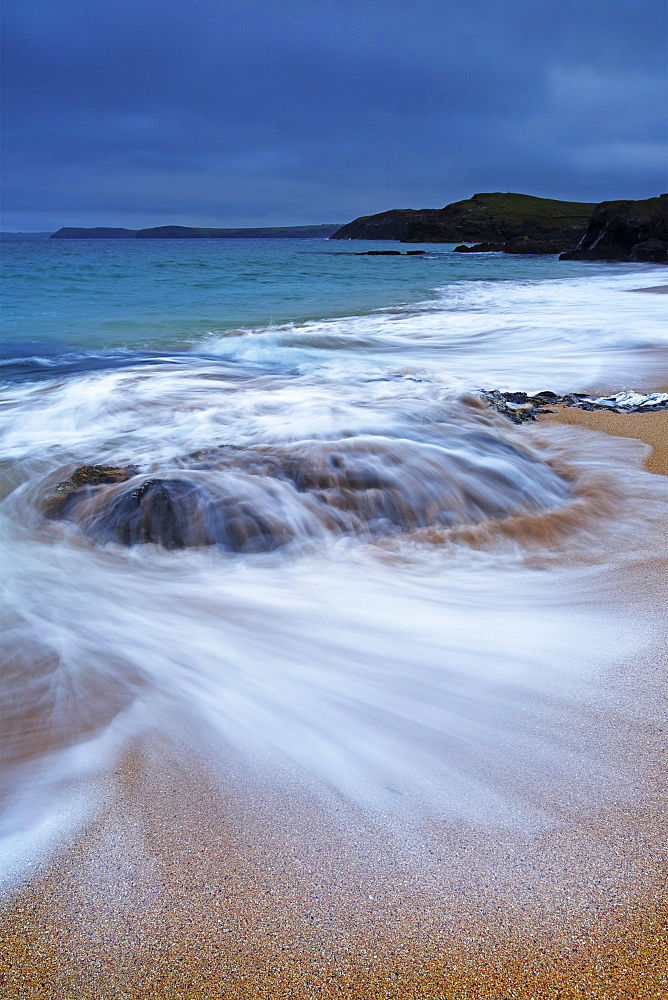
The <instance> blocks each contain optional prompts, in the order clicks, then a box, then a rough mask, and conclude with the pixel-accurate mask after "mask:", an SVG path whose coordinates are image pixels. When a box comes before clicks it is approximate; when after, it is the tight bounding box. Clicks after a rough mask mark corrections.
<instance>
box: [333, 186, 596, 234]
mask: <svg viewBox="0 0 668 1000" xmlns="http://www.w3.org/2000/svg"><path fill="white" fill-rule="evenodd" d="M594 207H595V203H594V202H580V201H557V200H555V199H553V198H536V197H534V196H533V195H528V194H515V193H513V192H505V193H504V192H501V191H495V192H486V193H481V194H474V195H473V197H472V198H467V199H465V200H464V201H456V202H453V204H451V205H446V206H445V208H423V209H393V210H391V211H389V212H381V213H379V214H378V215H367V216H363V217H361V218H359V219H355V220H354V221H353V222H349V223H348V224H347V225H345V226H342V228H341V229H339V230H338V231H337V232H336V233H334V234H333V236H332V239H339V240H345V239H357V240H360V239H367V240H374V239H380V240H401V241H402V242H403V243H459V242H479V241H483V240H490V241H502V242H503V241H507V240H514V239H522V238H526V239H541V238H542V239H559V240H563V241H564V242H565V243H570V244H572V245H573V246H575V244H576V243H577V242H578V240H579V238H580V237H581V236H582V234H583V233H584V231H585V229H586V228H587V224H588V222H589V219H590V216H591V214H592V212H593V210H594Z"/></svg>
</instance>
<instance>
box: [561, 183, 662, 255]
mask: <svg viewBox="0 0 668 1000" xmlns="http://www.w3.org/2000/svg"><path fill="white" fill-rule="evenodd" d="M560 259H561V260H626V261H648V262H650V263H657V264H665V263H668V195H666V194H662V195H661V196H660V197H659V198H645V199H644V200H643V201H603V202H601V204H600V205H596V207H595V209H594V212H593V214H592V217H591V220H590V222H589V225H588V226H587V230H586V232H585V234H584V236H583V237H582V239H581V240H580V242H579V243H578V245H577V247H576V249H575V250H570V251H568V252H567V253H563V254H562V255H561V258H560Z"/></svg>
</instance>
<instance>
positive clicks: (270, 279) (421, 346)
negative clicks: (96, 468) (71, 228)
mask: <svg viewBox="0 0 668 1000" xmlns="http://www.w3.org/2000/svg"><path fill="white" fill-rule="evenodd" d="M245 242H246V241H238V242H236V243H235V242H234V241H229V242H228V241H220V243H219V242H218V241H216V242H215V243H211V244H206V245H200V246H196V247H193V246H192V241H191V242H190V243H189V244H188V245H187V247H184V246H183V245H181V244H179V245H175V244H173V243H170V242H165V243H164V244H162V243H161V244H159V245H158V244H155V245H154V244H151V245H150V247H146V248H144V246H143V245H142V246H141V248H137V247H135V246H134V245H131V244H128V245H127V246H126V245H123V246H119V245H118V243H114V245H113V246H110V245H109V244H102V245H98V244H91V243H85V242H82V243H79V242H77V243H75V244H72V245H70V244H68V245H66V246H63V245H62V244H57V245H55V246H54V245H53V244H39V245H38V244H37V243H35V244H30V245H25V244H21V245H14V247H11V248H10V250H11V255H12V263H11V265H10V271H9V277H10V281H9V282H8V284H9V285H10V289H11V294H10V299H9V305H8V317H7V324H8V329H9V330H10V333H11V338H10V340H11V344H10V345H9V348H8V351H7V355H8V356H7V357H6V359H5V360H6V362H7V363H6V365H5V373H6V376H7V379H6V383H5V386H4V391H3V404H2V410H1V411H0V431H1V433H2V468H3V497H4V499H3V500H2V504H1V507H0V518H1V529H2V536H3V546H4V549H5V566H6V567H7V569H6V572H5V573H4V601H3V614H4V616H5V626H6V633H5V636H6V637H5V658H6V673H5V677H6V682H5V687H6V695H7V696H6V699H5V707H4V709H3V712H4V727H3V740H4V753H5V766H4V775H5V785H6V788H5V831H6V837H5V840H4V844H5V853H6V858H7V871H8V874H9V876H12V875H16V874H17V873H20V871H22V870H26V869H27V868H29V867H30V865H31V864H32V863H34V861H35V860H36V859H37V858H38V857H39V856H40V854H41V852H42V851H44V850H46V849H48V847H49V846H50V845H51V844H52V843H54V842H56V841H57V839H58V838H59V837H61V836H64V835H66V833H67V831H68V830H71V829H72V826H73V824H74V825H76V823H77V822H78V821H81V819H82V818H83V816H85V815H86V810H87V809H89V808H91V807H92V805H93V803H94V796H93V792H92V789H91V787H90V786H89V784H87V780H88V778H90V776H91V775H94V774H95V773H96V772H99V771H100V770H104V769H105V768H108V767H109V766H110V765H111V763H112V762H113V761H114V759H115V758H116V755H117V754H118V753H120V752H121V751H122V748H123V747H124V746H125V745H127V742H128V741H129V740H130V739H131V738H132V737H133V736H136V735H137V734H139V733H141V732H143V731H145V730H147V729H151V728H153V727H156V726H157V727H159V728H160V729H162V730H165V731H167V732H170V733H174V734H175V735H178V734H183V733H189V734H191V735H192V733H193V732H198V733H201V739H202V744H203V745H206V746H207V747H209V748H211V749H210V752H211V753H212V754H213V756H214V757H215V756H219V757H220V758H221V759H224V757H225V754H226V748H231V747H234V748H235V750H237V751H241V752H243V753H245V754H247V755H248V756H249V757H250V758H251V759H256V760H257V761H260V760H262V762H263V764H262V766H267V763H266V762H267V758H269V760H271V759H274V760H275V762H276V765H277V766H278V763H279V762H280V760H285V759H287V760H289V761H291V762H293V763H294V764H295V765H296V766H297V767H298V768H301V770H302V771H303V773H304V775H308V776H309V780H315V781H316V782H317V783H319V785H320V787H321V788H322V794H323V795H325V794H329V795H337V796H342V797H344V798H347V799H349V800H352V801H354V802H355V803H357V804H359V805H362V806H363V807H364V808H367V809H369V810H371V811H372V812H374V813H375V814H376V815H378V816H383V815H387V816H397V815H400V816H403V817H404V818H405V819H406V821H408V817H411V820H410V821H411V822H416V821H419V819H420V818H427V817H431V818H433V817H441V818H453V817H457V818H465V819H467V820H475V821H477V822H484V823H486V824H492V825H494V824H496V825H510V826H516V825H522V826H527V825H529V826H531V825H535V826H538V827H540V826H541V825H544V824H545V823H549V822H551V821H552V817H551V812H550V810H549V809H547V810H546V808H545V806H544V804H543V805H541V806H540V807H538V806H537V805H536V801H535V796H534V795H533V794H532V792H531V788H532V787H534V786H536V785H539V784H541V783H550V784H551V787H552V788H553V790H554V791H553V794H554V802H555V809H556V808H557V805H558V803H559V801H560V798H566V797H570V798H571V799H573V797H575V798H576V799H577V798H578V797H582V798H588V797H596V796H602V797H603V798H605V796H606V795H613V794H614V795H617V796H618V795H623V794H628V793H629V790H628V789H626V788H625V787H624V782H623V781H622V780H621V778H620V777H619V776H618V775H616V774H615V773H614V772H613V771H612V770H611V769H609V768H606V767H605V766H604V765H603V764H602V763H601V761H600V760H597V759H595V758H593V757H592V758H591V759H589V758H587V757H586V755H585V756H584V757H583V755H582V751H581V749H578V748H577V745H576V744H577V741H575V740H574V741H572V744H571V741H569V738H568V735H567V734H568V732H569V730H570V729H571V728H572V730H573V731H575V730H577V728H578V725H579V722H578V719H579V717H580V713H581V711H582V708H583V706H584V705H586V704H588V703H589V702H590V701H591V700H592V699H595V697H596V692H597V685H598V684H599V676H600V674H601V671H603V670H604V669H605V668H607V667H608V666H610V664H611V663H613V662H614V661H617V660H620V659H623V658H624V657H631V656H638V655H640V654H641V652H642V650H643V649H644V648H646V647H647V645H648V644H649V643H650V642H651V641H652V640H653V637H654V633H653V628H654V626H653V625H652V622H651V620H650V618H649V616H648V618H647V620H646V621H645V620H643V619H638V617H637V614H636V615H631V612H629V611H628V610H625V605H624V601H623V595H622V596H620V597H619V599H617V598H616V597H615V595H614V591H613V590H612V589H611V587H610V580H611V579H619V578H620V577H619V574H623V573H624V571H625V569H626V568H628V567H629V566H631V565H633V564H634V563H637V562H638V561H641V560H643V559H650V558H657V557H659V556H660V555H661V554H662V552H661V551H660V545H661V543H660V542H659V541H657V538H659V537H660V536H658V535H657V532H656V523H657V521H658V519H659V518H660V517H661V514H662V513H665V504H666V500H667V498H668V497H667V489H666V482H665V481H664V480H663V479H662V478H660V477H654V476H650V475H649V474H647V473H644V472H642V471H641V470H640V469H639V468H634V465H635V466H636V467H638V466H639V465H640V462H641V459H642V454H643V450H642V447H641V446H639V445H637V444H636V443H634V442H629V441H621V440H614V441H613V440H610V439H603V438H601V437H600V436H596V435H588V434H586V433H582V434H578V433H576V432H575V431H573V430H572V429H570V428H565V427H556V426H552V427H549V428H548V427H545V426H531V427H527V426H523V427H515V426H513V425H512V424H510V423H509V422H508V421H507V420H506V419H505V418H504V417H502V416H501V415H499V414H497V413H495V412H492V411H490V410H489V409H488V408H487V407H485V406H484V404H483V403H482V402H481V400H480V398H479V397H478V396H476V394H475V389H477V388H498V387H511V388H518V389H522V390H525V391H532V390H540V389H551V390H553V391H557V392H560V391H580V390H582V391H591V392H600V393H606V392H615V391H618V390H620V389H625V388H628V389H659V388H661V387H663V386H664V385H665V384H666V377H665V373H666V340H667V339H668V338H667V335H666V327H665V325H663V324H662V322H661V317H662V314H663V311H664V309H665V306H664V304H663V301H662V299H661V297H660V296H650V295H648V296H640V295H629V294H628V289H631V288H634V287H638V286H639V285H647V284H649V283H651V281H652V279H653V275H654V272H655V271H656V272H657V273H660V269H649V268H640V267H639V266H637V265H621V266H616V267H614V266H604V265H595V266H593V267H592V266H589V265H579V264H577V263H569V264H564V263H560V262H558V261H556V260H554V259H553V258H547V259H540V260H535V259H534V260H531V259H526V260H518V259H517V258H505V259H504V258H503V257H498V256H494V258H493V259H490V258H489V257H487V258H484V257H481V258H479V259H478V260H472V259H471V255H462V257H459V256H458V255H451V256H448V255H447V254H446V253H445V251H443V250H442V248H438V250H437V251H434V248H431V251H430V254H429V255H428V256H427V257H426V258H413V259H398V258H380V259H379V260H377V259H373V258H359V257H355V256H354V253H353V250H352V249H351V247H350V245H347V244H344V245H341V244H335V245H333V244H329V243H319V242H318V243H315V242H314V243H310V241H309V245H308V246H305V245H304V242H303V241H300V245H299V246H298V247H296V246H294V244H292V243H291V242H289V241H286V245H283V246H280V245H277V244H278V243H279V241H267V242H268V243H269V244H270V246H266V245H265V246H264V247H263V246H262V245H261V244H260V243H259V242H258V243H257V244H256V243H255V241H253V243H254V245H253V246H251V247H248V246H245V245H243V244H244V243H245ZM280 242H282V241H280ZM229 243H233V244H234V245H233V246H230V245H229ZM240 244H242V245H240ZM355 249H357V246H355ZM360 249H363V247H360ZM455 258H456V259H455ZM29 264H30V268H29V267H28V265H29ZM409 267H410V268H411V269H412V270H411V271H410V272H409V271H408V270H407V269H408V268H409ZM362 269H364V270H362ZM372 269H373V270H372ZM201 271H203V272H205V273H206V277H202V275H201V274H200V272H201ZM209 271H212V272H213V273H209ZM270 309H271V310H274V311H268V310H270ZM270 319H273V320H274V322H273V323H272V324H271V325H268V321H269V320H270ZM84 465H108V466H114V467H116V468H118V467H122V468H123V469H126V470H128V471H127V476H126V478H125V480H124V481H122V482H117V483H102V484H100V485H93V486H88V487H85V488H83V489H80V490H76V491H74V492H71V493H68V492H67V489H68V488H66V490H65V492H63V488H61V490H60V491H59V490H58V484H59V483H66V482H67V481H68V480H69V477H70V476H71V475H72V473H73V472H74V471H75V469H77V468H80V467H81V466H84ZM258 766H259V764H258ZM576 773H577V775H578V778H577V787H576V788H575V789H574V787H573V775H574V774H576ZM511 774H514V775H516V776H517V775H519V776H520V779H518V780H517V781H510V779H509V775H511ZM524 779H526V780H524ZM523 785H524V786H525V790H524V791H523V792H518V788H520V787H522V786H523Z"/></svg>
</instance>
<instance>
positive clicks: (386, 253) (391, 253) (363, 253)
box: [355, 250, 403, 257]
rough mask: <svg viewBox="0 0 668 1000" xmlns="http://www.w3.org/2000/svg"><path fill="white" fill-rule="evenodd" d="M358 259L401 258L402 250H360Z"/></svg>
mask: <svg viewBox="0 0 668 1000" xmlns="http://www.w3.org/2000/svg"><path fill="white" fill-rule="evenodd" d="M355 256H356V257H401V256H403V255H402V253H401V250H359V251H358V252H357V253H356V254H355Z"/></svg>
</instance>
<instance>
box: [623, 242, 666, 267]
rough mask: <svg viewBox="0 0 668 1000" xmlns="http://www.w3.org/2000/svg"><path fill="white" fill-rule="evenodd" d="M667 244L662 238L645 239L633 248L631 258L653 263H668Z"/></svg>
mask: <svg viewBox="0 0 668 1000" xmlns="http://www.w3.org/2000/svg"><path fill="white" fill-rule="evenodd" d="M666 251H667V246H666V243H664V242H663V241H662V240H655V239H651V240H644V241H643V242H642V243H636V244H635V246H633V247H632V248H631V254H630V259H631V260H637V261H640V262H644V261H647V262H648V263H651V264H665V263H667V252H666Z"/></svg>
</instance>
